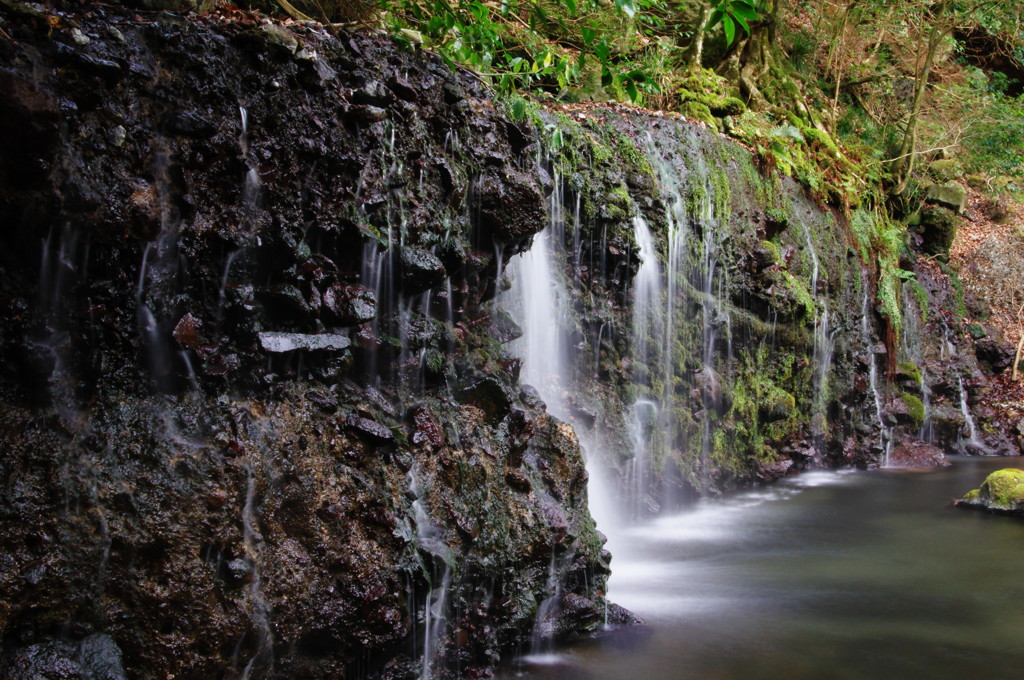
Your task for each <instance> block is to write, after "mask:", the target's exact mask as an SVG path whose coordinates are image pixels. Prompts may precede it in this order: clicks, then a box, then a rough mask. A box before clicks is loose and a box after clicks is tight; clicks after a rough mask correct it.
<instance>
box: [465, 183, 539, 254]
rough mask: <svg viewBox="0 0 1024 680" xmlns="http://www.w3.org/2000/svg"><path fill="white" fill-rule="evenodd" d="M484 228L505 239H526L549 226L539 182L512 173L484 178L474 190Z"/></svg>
mask: <svg viewBox="0 0 1024 680" xmlns="http://www.w3.org/2000/svg"><path fill="white" fill-rule="evenodd" d="M474 191H475V193H476V194H477V197H478V200H479V205H480V213H479V219H480V223H481V226H482V227H483V229H484V230H485V231H486V232H489V233H492V234H494V235H495V236H497V237H498V238H500V239H502V240H511V239H524V238H526V237H528V236H531V235H533V234H535V233H537V232H538V231H540V230H541V229H543V228H544V225H545V224H546V223H547V216H546V215H545V214H544V210H543V207H542V206H543V205H544V203H543V198H542V196H541V194H540V191H539V188H538V186H537V183H536V179H535V178H533V177H531V176H528V175H526V174H525V173H520V172H518V171H509V172H505V173H503V175H501V176H499V175H498V174H496V173H488V174H486V175H484V176H483V177H482V178H481V179H480V180H479V181H478V182H477V184H476V186H475V187H474Z"/></svg>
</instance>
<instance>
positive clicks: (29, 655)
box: [0, 641, 89, 680]
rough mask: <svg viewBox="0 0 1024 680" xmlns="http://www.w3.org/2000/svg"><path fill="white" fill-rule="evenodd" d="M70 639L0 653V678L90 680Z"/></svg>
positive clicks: (3, 679)
mask: <svg viewBox="0 0 1024 680" xmlns="http://www.w3.org/2000/svg"><path fill="white" fill-rule="evenodd" d="M77 657H78V649H77V648H76V646H75V645H73V644H71V643H70V642H59V641H53V642H42V643H39V644H35V645H30V646H28V647H22V648H21V649H15V650H13V651H11V652H9V653H7V654H5V655H4V656H3V657H0V680H89V679H88V677H87V676H86V675H85V673H84V672H83V669H82V666H81V665H80V664H79V663H78V658H77Z"/></svg>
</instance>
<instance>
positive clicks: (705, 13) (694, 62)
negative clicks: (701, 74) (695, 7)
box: [686, 5, 711, 69]
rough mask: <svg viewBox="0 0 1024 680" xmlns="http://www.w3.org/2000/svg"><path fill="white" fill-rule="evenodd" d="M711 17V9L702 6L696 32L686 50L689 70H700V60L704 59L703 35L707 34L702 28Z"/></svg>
mask: <svg viewBox="0 0 1024 680" xmlns="http://www.w3.org/2000/svg"><path fill="white" fill-rule="evenodd" d="M709 16H711V7H710V6H708V5H704V6H703V7H702V8H701V10H700V19H699V21H698V22H697V30H696V32H695V34H694V36H693V41H692V42H690V46H689V47H688V48H687V49H686V66H687V68H689V69H694V68H700V66H701V59H703V58H704V34H705V33H706V32H707V31H705V30H704V26H706V25H707V23H708V17H709Z"/></svg>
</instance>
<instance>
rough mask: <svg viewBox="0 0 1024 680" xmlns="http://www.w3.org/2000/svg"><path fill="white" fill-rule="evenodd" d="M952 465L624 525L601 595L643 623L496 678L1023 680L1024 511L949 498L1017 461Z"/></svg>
mask: <svg viewBox="0 0 1024 680" xmlns="http://www.w3.org/2000/svg"><path fill="white" fill-rule="evenodd" d="M953 461H954V467H953V468H947V469H945V470H937V471H929V472H915V473H907V472H894V471H877V472H839V473H832V472H828V473H826V472H818V473H811V474H806V475H803V476H801V477H797V478H794V479H790V480H785V481H783V482H780V483H779V484H777V485H775V486H773V487H770V488H767V489H760V490H757V491H752V492H748V493H743V494H739V495H737V496H734V497H731V498H728V499H725V500H719V501H709V502H704V503H701V504H700V505H698V506H697V507H696V508H694V509H693V510H691V511H689V512H686V513H684V514H681V515H677V516H673V517H665V518H659V519H656V520H653V521H651V522H648V523H645V524H643V525H640V526H636V527H633V528H626V529H620V530H619V531H618V532H617V534H618V535H616V536H614V537H613V538H614V542H613V545H612V550H613V553H614V554H615V560H614V561H613V563H612V566H613V569H614V573H613V576H612V579H611V582H610V594H611V598H612V599H613V600H614V601H616V602H618V603H619V604H621V605H623V606H624V607H626V608H628V609H631V610H633V611H634V612H636V613H637V614H639V615H640V616H642V617H643V618H644V619H646V620H647V622H648V623H649V626H648V627H647V628H643V629H632V630H619V631H609V632H605V633H602V634H600V635H598V636H595V637H594V638H592V639H588V640H584V641H582V642H579V643H577V644H575V645H573V646H569V647H566V648H564V649H562V650H561V651H560V653H559V654H558V655H557V657H556V658H555V659H551V658H547V659H545V661H546V663H545V664H544V665H542V666H539V665H534V664H529V663H522V662H519V663H516V664H515V665H514V666H513V667H511V668H509V669H507V670H506V671H505V673H504V675H503V676H500V677H503V678H506V679H509V678H559V679H564V680H613V679H614V680H623V679H624V678H652V679H655V678H656V679H664V680H676V679H679V680H682V679H684V678H685V679H687V680H738V679H743V680H751V679H754V680H760V679H764V680H768V679H772V680H776V679H778V680H781V679H787V680H794V679H795V680H799V679H803V678H808V679H810V678H814V679H815V680H820V679H821V678H835V679H839V680H846V679H851V680H852V679H854V678H856V679H869V678H870V679H871V680H877V679H879V678H893V679H896V678H899V679H901V680H903V679H908V678H929V680H931V679H935V678H950V679H952V678H958V679H962V678H987V679H1002V678H1018V677H1024V646H1022V645H1021V643H1020V634H1021V632H1022V631H1024V571H1022V570H1021V567H1020V562H1021V558H1022V556H1024V520H1016V519H1012V518H1005V517H994V516H990V515H986V514H983V513H976V512H968V511H958V510H955V509H953V508H952V507H951V506H950V502H951V500H952V499H953V498H955V497H957V496H959V495H962V494H963V493H964V492H966V491H967V490H969V489H971V488H975V487H977V486H978V485H979V484H980V483H981V481H982V480H983V479H984V477H985V475H986V474H988V472H990V471H992V470H996V469H999V468H1002V467H1024V461H1020V460H1019V459H1015V458H1010V459H1005V458H1004V459H990V458H984V459H982V458H954V459H953ZM553 661H557V663H552V662H553Z"/></svg>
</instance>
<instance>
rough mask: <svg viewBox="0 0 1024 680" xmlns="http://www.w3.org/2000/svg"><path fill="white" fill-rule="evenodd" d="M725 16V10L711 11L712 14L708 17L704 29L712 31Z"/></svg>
mask: <svg viewBox="0 0 1024 680" xmlns="http://www.w3.org/2000/svg"><path fill="white" fill-rule="evenodd" d="M723 16H725V12H723V11H722V10H721V9H716V10H715V11H714V12H712V13H711V16H710V17H708V23H706V24H705V25H704V30H705V31H710V30H711V29H712V28H714V27H715V24H717V23H718V22H719V21H721V20H722V17H723Z"/></svg>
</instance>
